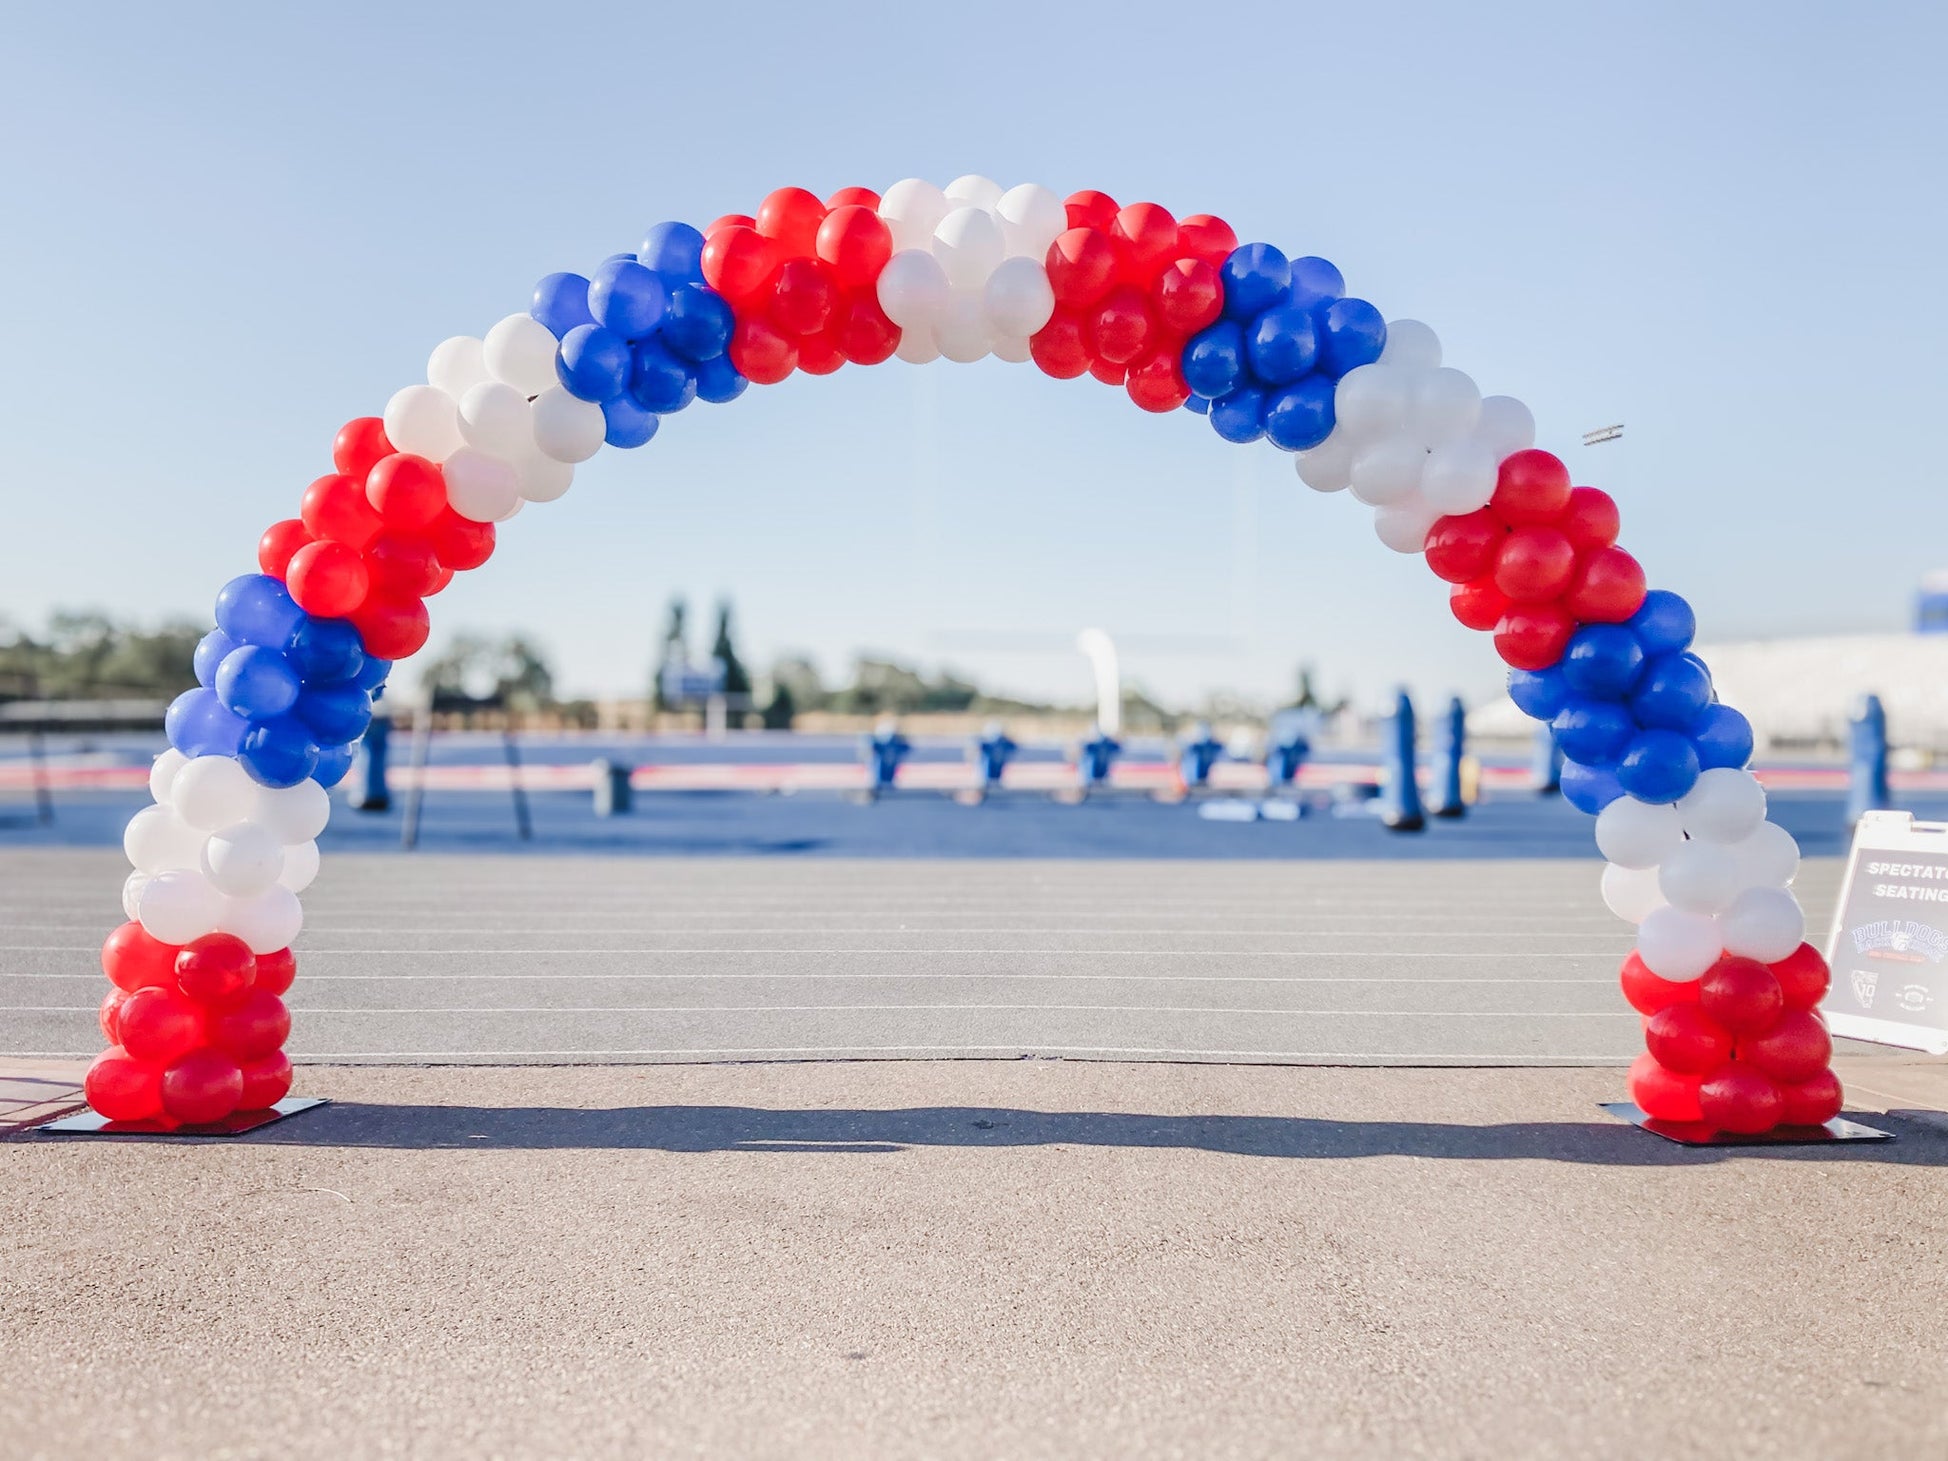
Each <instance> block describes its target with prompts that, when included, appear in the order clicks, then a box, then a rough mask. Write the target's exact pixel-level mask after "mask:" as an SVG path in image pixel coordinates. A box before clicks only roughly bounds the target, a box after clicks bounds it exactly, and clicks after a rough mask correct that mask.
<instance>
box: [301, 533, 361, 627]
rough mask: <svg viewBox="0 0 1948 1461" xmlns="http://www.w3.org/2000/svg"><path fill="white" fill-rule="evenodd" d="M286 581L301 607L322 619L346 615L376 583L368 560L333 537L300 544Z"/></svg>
mask: <svg viewBox="0 0 1948 1461" xmlns="http://www.w3.org/2000/svg"><path fill="white" fill-rule="evenodd" d="M284 581H285V583H286V584H287V585H288V586H289V588H290V590H291V597H292V598H294V599H296V600H297V601H298V607H299V608H300V609H303V610H304V611H305V613H307V614H316V615H317V616H318V617H319V618H321V619H342V618H344V617H345V616H346V615H348V614H350V613H351V612H352V610H354V609H356V608H357V607H358V606H359V605H360V604H362V603H364V602H365V594H366V591H367V590H368V589H370V588H371V587H372V577H371V574H370V573H369V572H367V570H366V566H365V560H364V559H363V558H361V557H359V555H358V553H357V552H356V551H354V550H353V549H351V548H348V547H346V546H345V545H344V544H343V543H334V542H331V541H329V540H327V541H325V542H321V543H312V544H311V545H309V546H308V547H305V548H300V549H299V550H298V552H297V554H296V556H295V557H293V558H292V559H291V565H290V568H289V570H288V571H287V572H286V574H285V578H284Z"/></svg>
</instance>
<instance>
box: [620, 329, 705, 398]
mask: <svg viewBox="0 0 1948 1461" xmlns="http://www.w3.org/2000/svg"><path fill="white" fill-rule="evenodd" d="M629 394H630V395H632V396H634V397H635V398H636V404H637V405H639V406H641V407H642V408H643V409H644V410H645V411H654V412H656V413H657V415H659V416H667V415H669V414H670V412H672V411H681V410H682V409H683V408H684V407H685V406H687V405H689V404H690V403H691V402H692V401H694V400H695V399H696V398H697V378H696V377H695V376H694V375H692V374H691V373H690V365H689V363H688V362H687V361H684V360H681V359H679V358H678V357H677V356H675V355H673V354H671V353H670V352H669V351H668V350H666V349H665V348H664V347H663V346H662V345H660V344H658V343H657V342H656V341H654V340H641V341H638V342H637V344H636V348H635V365H634V367H633V368H632V370H631V372H630V376H629Z"/></svg>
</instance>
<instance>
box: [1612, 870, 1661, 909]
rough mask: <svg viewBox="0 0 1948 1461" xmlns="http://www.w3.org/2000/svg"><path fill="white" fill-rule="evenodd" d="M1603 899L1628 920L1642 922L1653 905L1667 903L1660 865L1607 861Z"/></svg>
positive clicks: (1655, 906)
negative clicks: (1643, 866)
mask: <svg viewBox="0 0 1948 1461" xmlns="http://www.w3.org/2000/svg"><path fill="white" fill-rule="evenodd" d="M1603 902H1604V904H1605V905H1606V906H1607V907H1608V908H1609V910H1610V911H1611V912H1612V913H1614V914H1616V916H1617V917H1618V918H1621V919H1622V920H1623V921H1624V922H1625V923H1642V922H1643V921H1644V918H1645V917H1646V916H1647V915H1648V914H1649V913H1650V911H1651V910H1652V909H1653V908H1662V907H1663V906H1664V894H1663V892H1662V890H1661V889H1659V888H1658V886H1657V869H1656V868H1654V867H1651V868H1636V867H1623V866H1620V865H1619V864H1617V863H1614V862H1613V863H1609V864H1607V865H1606V866H1605V867H1604V869H1603Z"/></svg>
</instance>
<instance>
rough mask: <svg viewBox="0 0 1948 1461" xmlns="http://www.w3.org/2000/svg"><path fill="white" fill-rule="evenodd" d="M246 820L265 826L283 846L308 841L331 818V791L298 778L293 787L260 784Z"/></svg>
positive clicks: (237, 819)
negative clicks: (254, 802) (298, 780)
mask: <svg viewBox="0 0 1948 1461" xmlns="http://www.w3.org/2000/svg"><path fill="white" fill-rule="evenodd" d="M233 820H235V821H239V822H241V821H243V820H245V819H244V818H243V817H237V818H234V819H233ZM249 820H250V821H252V822H255V823H257V824H258V825H259V826H261V827H264V828H266V829H267V830H268V831H269V832H270V834H271V835H272V836H273V837H275V838H276V839H277V840H278V841H279V842H280V843H282V844H283V845H284V846H286V847H289V846H291V845H292V844H294V843H298V842H310V841H312V840H313V839H314V838H316V837H317V835H318V834H319V833H320V832H322V831H324V830H325V823H327V822H329V821H330V820H331V794H330V793H329V792H327V791H326V790H325V789H324V788H323V787H322V786H320V785H318V783H317V782H315V781H300V782H299V783H298V784H297V785H296V786H260V787H258V788H257V800H256V804H255V805H254V806H252V807H251V808H250V814H249Z"/></svg>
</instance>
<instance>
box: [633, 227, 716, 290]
mask: <svg viewBox="0 0 1948 1461" xmlns="http://www.w3.org/2000/svg"><path fill="white" fill-rule="evenodd" d="M636 257H637V258H639V259H641V260H642V261H643V262H644V263H645V264H647V265H649V267H650V268H652V269H654V270H655V271H656V272H657V273H658V274H661V275H662V276H663V277H664V278H665V279H666V280H669V281H670V282H672V283H675V282H678V281H682V282H685V283H694V284H701V283H702V282H703V235H702V234H701V233H700V232H698V231H697V230H696V229H694V228H692V227H691V226H690V225H689V224H687V223H659V224H657V225H656V226H655V227H654V228H652V229H651V230H650V231H649V232H648V233H646V234H644V235H643V246H642V247H641V248H639V249H637V250H636Z"/></svg>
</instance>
